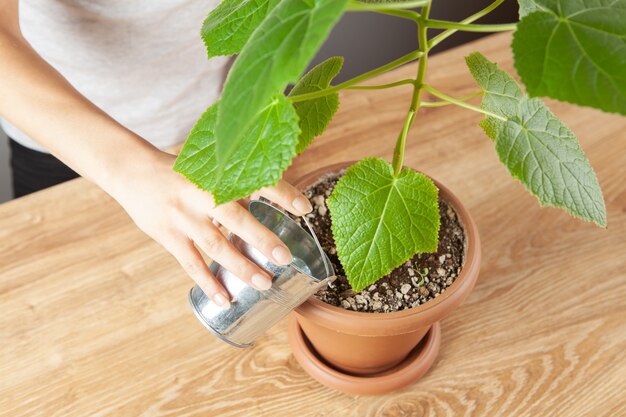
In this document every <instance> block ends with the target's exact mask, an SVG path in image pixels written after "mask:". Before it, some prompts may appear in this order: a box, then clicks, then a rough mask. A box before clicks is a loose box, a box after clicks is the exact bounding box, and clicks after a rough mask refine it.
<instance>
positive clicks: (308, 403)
mask: <svg viewBox="0 0 626 417" xmlns="http://www.w3.org/2000/svg"><path fill="white" fill-rule="evenodd" d="M509 41H510V38H509V35H506V34H504V35H498V36H493V37H488V38H485V39H483V40H481V41H479V42H475V43H472V44H469V45H466V46H464V47H462V48H460V49H455V50H452V51H450V52H447V53H444V54H441V55H437V56H435V57H433V59H432V60H431V63H430V72H429V76H428V82H429V83H431V84H432V85H434V86H435V87H437V88H440V89H442V90H444V91H445V92H447V93H449V94H451V95H454V96H461V95H464V94H468V93H471V92H473V91H475V86H474V83H473V81H472V80H471V77H470V76H469V74H468V72H467V70H466V69H465V67H464V64H463V57H464V56H465V55H467V54H468V53H470V52H472V51H474V50H479V51H481V52H483V53H484V54H485V55H486V56H487V57H488V58H490V59H491V60H494V61H497V62H499V63H500V65H501V67H503V68H504V69H505V70H511V69H512V64H511V62H512V61H511V56H510V54H509V50H508V44H509ZM414 71H415V65H409V66H407V67H404V68H402V69H399V70H398V71H397V72H396V73H395V74H389V75H385V76H383V77H381V78H379V79H378V80H376V82H380V83H382V82H386V81H390V80H392V79H399V78H405V77H408V76H410V75H411V74H412V73H413V72H414ZM409 99H410V90H409V89H408V88H403V87H400V88H397V89H393V90H386V91H378V92H363V91H351V92H344V93H342V94H341V101H342V107H341V110H340V112H339V114H338V115H337V117H336V118H335V120H334V121H333V123H332V126H331V127H330V129H329V130H328V132H327V133H326V134H325V135H324V136H323V137H322V138H319V139H317V140H316V142H315V144H314V145H313V146H312V147H311V149H310V150H308V151H307V152H305V154H303V155H302V156H301V157H299V158H298V159H297V160H296V161H295V163H294V165H293V167H292V168H291V169H290V171H289V172H288V174H287V177H288V178H291V179H294V178H296V177H298V176H300V175H302V174H304V173H306V172H309V171H311V170H312V169H314V168H317V167H319V166H322V165H325V164H330V163H334V162H339V161H343V160H350V159H355V158H358V157H363V156H382V157H385V158H388V159H390V158H391V153H392V148H393V143H394V140H395V138H396V135H397V132H398V131H399V129H400V127H401V125H402V121H403V117H404V112H405V110H406V108H407V106H408V102H409ZM549 104H550V107H551V108H552V110H553V111H554V112H555V113H556V114H558V115H559V116H560V117H561V118H562V119H563V120H564V121H565V122H566V124H567V125H569V126H570V127H571V128H572V129H573V130H574V132H576V134H577V135H578V137H579V138H580V140H581V143H582V146H583V148H584V149H585V150H586V152H587V154H588V155H589V158H590V160H591V162H592V164H593V166H594V167H595V168H596V171H597V173H598V177H599V180H600V183H601V185H602V188H603V190H604V194H605V197H606V203H607V208H608V219H609V227H608V229H606V230H602V229H599V228H596V227H594V226H592V225H591V224H586V223H583V222H581V221H577V220H574V219H572V218H570V217H569V216H568V215H566V214H565V213H563V212H561V211H559V210H556V209H552V208H544V209H541V208H540V207H539V205H538V204H537V201H536V199H535V198H533V197H531V196H529V195H528V194H527V193H526V192H525V190H524V189H523V187H522V186H521V185H520V184H519V183H517V182H515V181H514V180H512V179H511V178H510V177H509V175H508V174H507V172H506V170H505V169H504V168H503V167H502V166H501V165H500V163H499V162H498V159H497V156H496V154H495V151H494V149H493V144H492V143H491V141H490V140H489V139H487V138H486V137H485V135H484V134H483V133H482V131H481V130H480V129H479V128H478V126H477V123H478V121H479V119H480V116H479V115H477V114H475V113H472V112H469V111H467V110H464V109H459V108H456V107H452V106H448V107H445V108H438V109H426V110H425V111H422V112H421V113H420V114H419V115H418V117H417V121H416V124H417V126H416V128H415V129H414V130H413V131H412V132H411V134H410V137H409V142H408V150H407V155H406V159H407V163H408V164H409V165H411V166H413V167H417V168H419V169H420V170H422V171H424V172H426V173H428V174H430V175H432V176H434V177H435V178H437V179H439V180H440V181H442V182H444V183H445V184H446V185H448V186H449V187H450V188H451V189H452V190H454V192H455V193H456V194H457V195H458V196H459V197H460V198H461V199H462V200H463V201H464V202H465V204H466V205H467V206H468V207H469V209H470V210H471V212H472V214H473V216H474V217H475V219H476V222H477V223H478V226H479V229H480V231H481V237H482V241H483V253H484V255H483V264H482V271H481V276H480V278H479V281H478V284H477V286H476V289H475V290H474V292H473V293H472V295H471V296H470V298H469V299H468V300H467V301H466V302H465V304H464V305H463V306H461V307H460V308H459V309H458V310H457V311H455V312H454V313H453V314H452V315H451V316H450V317H449V318H448V319H446V320H445V321H444V322H443V325H442V330H443V345H442V351H441V355H440V357H439V359H438V361H437V363H436V364H435V366H434V368H433V369H432V370H431V371H430V373H429V374H428V375H426V376H425V377H424V378H423V379H422V380H421V381H419V382H418V383H417V384H415V385H414V386H412V387H410V388H408V389H405V390H403V391H400V392H398V393H394V394H390V395H386V396H381V397H373V398H372V397H361V398H359V397H352V396H348V395H344V394H341V393H338V392H334V391H331V390H329V389H327V388H325V387H323V386H320V385H319V384H318V383H316V382H315V381H314V380H312V379H311V378H309V377H308V375H306V374H305V373H304V372H303V371H302V370H301V368H300V367H299V365H298V364H297V363H296V362H295V360H294V358H293V356H292V355H291V353H290V350H289V347H288V344H287V334H286V322H285V321H283V322H281V323H280V324H279V325H277V326H275V327H274V328H273V329H272V330H271V331H270V332H269V333H268V334H267V335H265V336H263V337H262V338H261V339H260V340H259V341H258V344H257V346H256V347H254V348H252V349H248V350H239V349H237V348H233V347H230V346H228V345H226V344H224V343H223V342H220V341H219V340H217V339H216V338H214V337H213V336H211V335H210V334H208V333H207V332H206V331H205V330H204V329H203V328H202V327H201V326H200V324H198V323H197V322H196V319H195V318H194V316H193V314H192V313H191V311H190V310H189V308H188V306H187V300H186V294H187V290H188V289H189V287H190V286H191V281H190V280H189V279H188V278H187V277H186V276H185V275H184V273H183V272H182V271H181V269H180V268H179V267H178V266H177V264H176V263H175V261H174V259H173V258H172V257H171V256H170V255H169V254H167V253H166V252H165V251H163V250H162V249H161V248H160V247H159V246H158V245H157V244H156V243H154V242H152V241H150V240H149V239H148V238H147V237H146V236H144V235H143V234H142V233H141V232H140V231H138V230H137V229H136V228H135V227H134V226H133V224H132V223H131V221H130V220H129V218H128V217H127V216H126V215H125V214H124V212H123V211H122V210H121V209H120V207H119V206H117V205H116V203H115V202H114V201H113V200H112V199H110V198H109V197H108V196H106V195H105V194H104V193H103V192H102V191H100V190H99V189H97V188H96V187H95V186H93V185H92V184H90V183H88V182H87V181H85V180H83V179H79V180H75V181H71V182H70V183H67V184H64V185H61V186H57V187H53V188H52V189H50V190H47V191H44V192H40V193H37V194H34V195H31V196H29V197H25V198H22V199H19V200H15V201H12V202H9V203H6V204H4V205H2V206H0V309H1V311H2V315H1V316H0V416H11V417H13V416H45V417H53V416H105V415H110V416H139V415H142V416H213V415H220V416H465V415H467V416H556V415H558V416H626V401H625V399H624V392H626V363H625V355H624V352H626V272H625V271H626V238H625V236H626V189H625V187H624V176H625V174H626V168H625V167H626V141H625V139H626V137H625V133H624V132H625V131H626V120H625V119H624V118H620V117H618V116H616V115H607V114H603V113H600V112H599V111H595V110H591V109H583V108H580V107H575V106H570V105H566V104H562V103H557V102H549Z"/></svg>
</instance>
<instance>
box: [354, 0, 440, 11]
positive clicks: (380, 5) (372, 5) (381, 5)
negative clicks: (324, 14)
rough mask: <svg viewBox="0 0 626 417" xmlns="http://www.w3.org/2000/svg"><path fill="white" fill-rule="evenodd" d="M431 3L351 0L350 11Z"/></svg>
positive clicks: (427, 0)
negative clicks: (362, 0)
mask: <svg viewBox="0 0 626 417" xmlns="http://www.w3.org/2000/svg"><path fill="white" fill-rule="evenodd" d="M429 4H430V0H413V1H402V2H395V3H361V2H359V1H351V2H350V3H348V9H347V10H348V11H376V10H389V9H396V10H398V9H413V8H415V7H424V6H427V5H429Z"/></svg>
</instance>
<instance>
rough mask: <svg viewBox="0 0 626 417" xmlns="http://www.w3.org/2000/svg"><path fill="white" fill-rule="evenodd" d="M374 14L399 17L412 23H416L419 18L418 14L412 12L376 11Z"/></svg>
mask: <svg viewBox="0 0 626 417" xmlns="http://www.w3.org/2000/svg"><path fill="white" fill-rule="evenodd" d="M376 13H378V14H386V15H389V16H395V17H401V18H403V19H409V20H412V21H413V22H417V20H418V19H419V17H420V14H419V13H417V12H414V11H412V10H393V9H389V10H376Z"/></svg>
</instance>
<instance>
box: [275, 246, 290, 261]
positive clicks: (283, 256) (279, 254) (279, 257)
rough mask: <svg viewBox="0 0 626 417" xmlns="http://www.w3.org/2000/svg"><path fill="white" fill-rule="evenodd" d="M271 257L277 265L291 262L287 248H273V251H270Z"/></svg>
mask: <svg viewBox="0 0 626 417" xmlns="http://www.w3.org/2000/svg"><path fill="white" fill-rule="evenodd" d="M272 256H273V257H274V260H275V261H276V262H278V264H279V265H287V264H290V263H291V260H292V257H291V253H289V251H288V250H287V248H284V247H282V246H277V247H276V248H274V250H273V251H272Z"/></svg>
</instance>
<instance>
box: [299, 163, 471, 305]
mask: <svg viewBox="0 0 626 417" xmlns="http://www.w3.org/2000/svg"><path fill="white" fill-rule="evenodd" d="M344 172H345V171H342V172H340V173H333V174H329V175H327V176H325V177H323V178H321V179H320V180H319V181H318V182H317V183H315V184H313V185H312V186H311V187H309V188H308V189H307V190H306V191H305V195H306V196H307V197H308V198H309V200H310V201H311V204H312V205H313V208H314V210H313V212H312V213H310V214H309V215H307V218H308V219H309V221H310V222H311V225H312V227H313V230H314V231H315V233H316V235H317V237H318V239H319V241H320V244H321V245H322V248H323V249H324V251H325V252H326V254H327V255H328V258H329V259H330V261H331V263H332V264H333V267H334V268H335V272H336V274H337V279H336V280H335V282H334V285H333V288H328V287H327V288H324V289H322V290H320V291H318V292H317V294H316V296H317V297H318V298H319V299H320V300H322V301H324V302H325V303H328V304H331V305H334V306H338V307H343V308H345V309H347V310H354V311H363V312H373V313H375V312H392V311H400V310H405V309H407V308H413V307H417V306H419V305H422V304H424V303H426V302H428V301H429V300H432V299H433V298H436V297H438V296H439V295H440V294H442V293H443V292H444V291H445V290H446V288H448V287H449V286H450V285H452V284H453V283H454V280H455V279H456V277H457V276H458V274H459V273H460V272H461V269H462V267H463V262H464V259H463V256H464V247H465V233H464V230H463V227H462V226H461V224H460V223H459V220H458V216H457V214H456V212H455V211H454V209H453V208H452V207H451V206H450V205H448V203H447V202H446V201H443V200H440V201H439V215H440V217H441V227H440V230H439V246H438V248H437V252H435V253H422V254H417V255H415V256H413V257H412V258H411V259H409V260H408V261H406V262H405V263H404V264H402V265H401V266H400V267H398V268H396V269H395V270H393V271H392V272H391V273H390V274H389V275H387V276H385V277H383V278H381V279H380V280H378V281H377V282H376V283H375V284H372V285H370V286H369V287H368V288H366V289H364V290H363V291H361V292H359V293H355V292H354V291H353V290H352V288H351V287H350V284H349V283H348V280H347V279H346V277H345V273H344V271H343V268H342V267H341V264H340V263H339V258H338V257H337V249H336V247H335V242H334V240H333V238H332V233H331V231H330V213H329V212H328V207H327V205H326V199H327V198H328V196H330V194H331V193H332V190H333V188H334V186H335V183H336V182H337V180H338V179H339V178H340V176H341V175H343V173H344Z"/></svg>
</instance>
